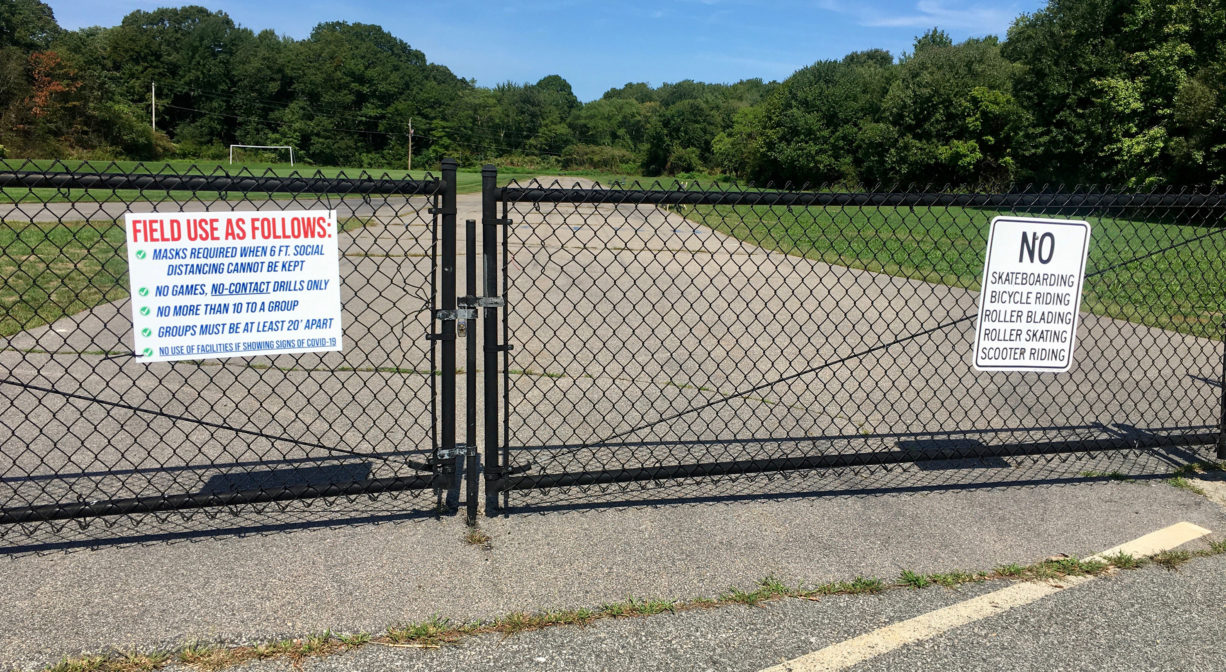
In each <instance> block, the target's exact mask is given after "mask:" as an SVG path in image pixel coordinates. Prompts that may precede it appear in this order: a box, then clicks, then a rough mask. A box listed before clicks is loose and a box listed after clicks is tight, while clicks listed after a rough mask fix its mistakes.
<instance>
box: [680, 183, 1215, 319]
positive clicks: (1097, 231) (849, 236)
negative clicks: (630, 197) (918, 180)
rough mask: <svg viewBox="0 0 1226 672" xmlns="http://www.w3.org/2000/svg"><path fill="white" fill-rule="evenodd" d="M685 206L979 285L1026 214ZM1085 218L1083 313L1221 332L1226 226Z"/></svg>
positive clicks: (858, 261) (892, 267)
mask: <svg viewBox="0 0 1226 672" xmlns="http://www.w3.org/2000/svg"><path fill="white" fill-rule="evenodd" d="M681 211H682V212H683V213H684V214H685V215H686V216H687V217H688V218H689V219H691V220H693V221H695V222H698V223H701V224H705V225H707V226H709V227H711V228H713V229H715V230H717V231H721V232H723V233H726V234H729V235H731V236H734V237H736V238H739V239H741V240H745V241H748V242H752V243H754V244H756V245H760V246H762V247H765V248H768V249H772V250H777V251H780V252H785V253H787V254H794V255H798V256H803V257H806V258H809V259H814V260H820V261H824V262H826V263H830V264H837V265H841V266H850V267H852V268H859V269H864V270H869V271H876V272H880V273H886V274H889V275H897V276H902V277H907V278H914V279H918V280H924V281H927V282H935V283H940V284H944V285H951V286H955V287H963V288H966V289H973V290H977V289H978V288H979V283H980V280H981V275H982V273H983V256H984V252H985V250H986V247H987V233H988V224H989V222H990V221H991V220H992V217H994V216H996V215H997V214H1012V215H1018V214H1022V213H1016V212H1012V213H998V212H993V211H988V210H982V209H975V208H956V207H950V208H941V209H939V210H929V209H925V208H916V209H914V210H912V209H910V208H889V207H881V208H860V209H854V208H853V209H846V210H843V209H819V208H793V209H792V210H791V211H789V210H788V209H787V208H766V207H741V206H728V207H724V206H715V207H704V206H698V207H689V208H685V207H683V208H681ZM1045 216H1048V217H1050V216H1051V215H1045ZM1086 219H1087V221H1089V223H1090V226H1091V231H1092V234H1091V240H1090V253H1089V259H1088V260H1087V262H1086V274H1087V280H1086V283H1085V288H1084V294H1083V297H1084V299H1083V304H1082V307H1083V309H1084V310H1087V311H1089V312H1091V313H1094V314H1097V315H1105V316H1109V317H1115V318H1119V319H1124V320H1128V321H1131V322H1138V323H1142V324H1146V325H1149V326H1155V327H1161V328H1164V329H1173V330H1175V331H1179V332H1182V333H1186V334H1192V335H1195V336H1201V337H1205V338H1213V339H1218V338H1221V337H1222V326H1221V325H1222V319H1223V316H1224V315H1226V291H1223V285H1224V284H1226V225H1224V226H1221V227H1219V228H1208V227H1205V226H1181V225H1177V224H1169V223H1161V222H1148V221H1133V220H1128V219H1119V218H1112V217H1088V218H1086ZM1168 248H1169V249H1168ZM1112 268H1114V270H1106V269H1112ZM1099 271H1103V272H1101V273H1098V272H1099Z"/></svg>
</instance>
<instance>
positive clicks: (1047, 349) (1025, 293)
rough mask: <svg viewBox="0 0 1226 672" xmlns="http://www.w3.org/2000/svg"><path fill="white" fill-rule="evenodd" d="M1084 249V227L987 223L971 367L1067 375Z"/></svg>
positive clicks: (1003, 220) (1013, 220)
mask: <svg viewBox="0 0 1226 672" xmlns="http://www.w3.org/2000/svg"><path fill="white" fill-rule="evenodd" d="M1089 249H1090V224H1089V222H1085V221H1081V220H1068V219H1036V218H1029V217H996V218H994V219H993V220H992V226H991V229H990V231H989V232H988V249H987V254H986V258H985V260H984V264H983V282H982V283H981V285H980V286H981V287H982V289H981V290H980V292H979V319H978V320H977V321H976V325H975V350H974V355H973V363H974V367H975V369H977V370H979V371H1047V372H1053V373H1060V372H1064V371H1068V370H1069V367H1071V366H1072V364H1073V346H1074V344H1075V342H1076V340H1077V321H1078V313H1079V312H1080V309H1081V287H1082V283H1083V282H1084V280H1085V267H1086V254H1087V253H1088V252H1089Z"/></svg>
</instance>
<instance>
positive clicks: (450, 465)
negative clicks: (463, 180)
mask: <svg viewBox="0 0 1226 672" xmlns="http://www.w3.org/2000/svg"><path fill="white" fill-rule="evenodd" d="M458 165H459V164H458V163H457V162H456V160H455V159H443V165H442V173H443V207H442V212H441V213H440V214H441V215H442V224H443V226H442V229H443V246H442V254H441V256H442V263H441V266H442V277H441V278H440V279H439V285H440V289H441V294H442V296H441V297H440V303H441V306H440V307H439V313H438V314H437V315H436V317H437V318H438V321H439V323H440V324H439V333H438V339H439V341H441V342H442V349H443V356H442V366H441V367H440V371H439V376H440V378H441V379H442V380H441V385H440V387H441V388H442V395H441V396H442V399H441V402H442V409H441V411H442V413H441V416H442V417H441V418H440V420H441V423H442V425H443V426H442V428H441V429H442V432H441V433H442V446H441V447H440V449H439V458H440V459H439V461H438V466H439V467H440V468H441V469H442V474H443V476H444V478H445V480H446V481H447V500H446V504H447V507H448V508H449V509H455V508H456V507H458V506H459V505H460V483H459V479H458V476H459V466H460V459H461V458H460V456H458V455H457V454H456V445H455V407H456V398H455V397H456V394H455V392H456V389H455V377H456V366H455V318H456V312H455V311H456V292H455V290H456V287H455V285H456V282H455V280H456V278H455V265H456V223H455V218H456V202H455V201H456V184H455V177H456V168H457V167H458Z"/></svg>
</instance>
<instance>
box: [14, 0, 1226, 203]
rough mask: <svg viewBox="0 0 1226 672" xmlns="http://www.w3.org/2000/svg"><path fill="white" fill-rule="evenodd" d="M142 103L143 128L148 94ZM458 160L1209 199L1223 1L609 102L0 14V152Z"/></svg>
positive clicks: (1078, 4)
mask: <svg viewBox="0 0 1226 672" xmlns="http://www.w3.org/2000/svg"><path fill="white" fill-rule="evenodd" d="M153 83H156V86H157V103H156V110H155V113H156V117H157V131H156V132H154V131H152V129H151V127H150V121H151V120H150V112H151V110H150V93H151V91H150V88H151V85H152V84H153ZM410 124H412V128H413V143H412V144H413V157H414V161H416V162H417V163H418V165H422V166H425V165H432V164H434V163H435V162H437V160H438V159H440V158H442V157H444V156H450V157H454V158H457V159H459V160H460V161H461V162H462V163H463V164H467V165H474V164H479V163H483V162H498V163H501V164H502V165H508V166H524V167H530V168H532V167H535V168H541V169H551V168H559V169H596V170H604V171H610V172H626V173H642V174H645V175H652V176H654V175H676V174H687V173H715V174H722V175H729V176H734V177H736V178H739V179H742V180H745V181H750V182H754V183H759V184H764V183H768V182H773V183H776V184H780V183H783V182H792V183H794V184H799V183H810V184H816V183H827V182H846V183H857V184H898V183H912V182H916V183H960V184H985V183H1004V182H1011V181H1012V182H1053V183H1054V182H1059V183H1066V184H1074V183H1090V184H1111V185H1116V186H1121V187H1142V188H1143V187H1148V186H1153V185H1157V184H1215V185H1222V184H1224V183H1226V0H1050V2H1049V3H1048V4H1047V6H1046V7H1044V8H1043V9H1041V10H1039V11H1036V12H1034V13H1033V14H1024V15H1022V16H1019V17H1018V18H1017V19H1016V20H1015V21H1014V23H1013V25H1012V26H1011V27H1010V29H1009V31H1008V34H1007V35H1006V36H1005V39H1003V40H1001V39H999V38H996V37H985V38H974V39H968V40H966V41H963V42H959V43H955V42H953V41H952V40H951V39H950V37H949V35H948V34H946V33H945V32H943V31H941V30H939V29H935V28H934V29H933V30H931V31H928V32H926V33H924V34H923V35H921V36H919V37H917V38H916V40H915V42H914V45H913V47H912V50H911V51H909V52H907V53H903V54H900V55H898V56H897V57H896V56H895V55H894V54H891V53H889V52H887V51H883V50H877V49H875V50H869V51H862V52H856V53H852V54H848V55H847V56H845V57H844V58H842V59H839V60H828V61H825V60H824V61H818V62H816V63H813V64H812V65H809V66H806V67H804V68H801V69H800V70H797V71H796V72H795V73H794V74H792V75H791V76H790V77H788V78H787V79H785V80H784V81H782V82H764V81H762V80H761V79H749V80H744V81H740V82H737V83H735V84H708V83H701V82H695V81H688V80H687V81H682V82H677V83H671V84H663V85H661V86H657V87H653V86H649V85H648V84H645V83H629V84H626V85H625V86H622V87H620V88H615V89H610V90H609V91H607V92H605V94H604V95H603V96H602V97H601V98H600V99H598V100H594V101H591V102H587V103H583V102H581V101H579V100H578V99H577V98H576V96H575V95H574V93H573V91H572V90H571V87H570V84H569V83H567V82H566V80H565V79H563V78H562V77H560V76H558V75H550V76H547V77H544V78H542V79H541V80H539V81H537V82H535V83H514V82H507V83H504V84H499V85H497V86H494V87H492V88H487V87H480V86H476V84H475V83H474V82H473V81H472V80H467V79H464V78H462V77H459V76H457V75H456V74H454V73H452V71H451V70H450V69H448V68H447V67H445V66H443V65H439V64H436V63H431V62H429V61H428V60H427V58H426V56H425V54H423V53H422V52H421V51H418V50H416V49H413V48H412V47H410V46H409V45H408V44H407V43H406V42H405V41H404V40H401V39H399V38H397V37H395V36H393V35H391V34H389V33H388V32H387V31H385V30H383V29H382V28H380V27H379V26H375V25H368V24H361V23H347V22H341V21H337V22H328V23H321V24H319V25H318V26H316V27H315V28H314V30H312V32H311V34H310V35H309V36H308V37H307V38H305V39H302V40H295V39H291V38H288V37H284V36H279V35H277V34H276V33H274V32H273V31H271V30H263V31H260V32H255V31H253V30H250V29H248V28H245V27H242V26H239V25H237V24H235V23H234V22H233V21H232V20H231V19H230V18H229V17H228V16H227V15H226V14H225V13H223V12H216V11H210V10H208V9H206V8H203V7H196V6H191V7H182V8H164V9H156V10H154V11H134V12H132V13H130V14H128V15H127V16H126V17H124V19H123V20H122V21H121V23H120V24H119V25H118V26H114V27H109V28H104V27H93V28H85V29H81V30H76V31H66V30H63V29H61V28H60V26H59V25H58V24H57V22H56V20H55V17H54V16H53V14H52V11H51V9H50V8H49V7H47V5H45V4H43V3H42V2H39V0H0V145H2V147H3V149H0V151H3V152H5V153H7V155H8V156H9V157H82V158H137V159H158V158H169V157H189V158H222V157H223V156H224V154H225V152H226V148H227V146H228V145H229V144H231V143H246V144H259V145H293V146H294V147H295V148H296V150H297V152H298V153H299V154H301V155H302V156H303V157H305V158H306V160H309V161H311V162H314V163H317V164H326V165H344V166H358V167H366V168H391V167H403V166H404V165H405V164H406V162H407V160H408V154H407V152H408V141H409V128H410Z"/></svg>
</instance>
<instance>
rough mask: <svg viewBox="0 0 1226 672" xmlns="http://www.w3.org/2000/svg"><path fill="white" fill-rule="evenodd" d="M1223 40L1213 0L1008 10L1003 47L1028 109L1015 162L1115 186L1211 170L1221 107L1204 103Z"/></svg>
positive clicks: (1200, 178) (1109, 1) (1089, 0)
mask: <svg viewBox="0 0 1226 672" xmlns="http://www.w3.org/2000/svg"><path fill="white" fill-rule="evenodd" d="M1223 40H1226V3H1224V2H1223V0H1129V1H1125V0H1051V1H1050V2H1049V3H1048V5H1047V6H1046V7H1045V8H1043V9H1042V10H1040V11H1037V12H1035V13H1033V14H1028V15H1023V16H1021V17H1019V18H1018V19H1017V21H1016V22H1015V23H1014V25H1013V27H1012V28H1011V29H1010V30H1009V39H1008V41H1007V42H1006V44H1005V50H1004V54H1005V55H1006V56H1007V57H1008V58H1010V59H1012V60H1014V61H1015V62H1017V63H1019V64H1021V65H1022V66H1023V69H1022V71H1021V72H1020V74H1019V76H1018V78H1017V81H1016V84H1015V90H1016V92H1017V95H1018V99H1019V101H1020V102H1021V104H1022V105H1023V106H1024V107H1025V108H1027V109H1028V110H1031V111H1032V113H1033V115H1034V118H1035V123H1034V125H1033V129H1032V133H1031V136H1030V138H1029V139H1028V144H1030V145H1031V146H1033V147H1034V153H1033V156H1031V157H1029V158H1028V160H1027V161H1026V168H1028V169H1029V170H1030V172H1031V173H1032V174H1036V175H1044V176H1051V177H1054V178H1056V179H1061V180H1066V181H1087V182H1103V181H1107V182H1114V183H1117V184H1120V185H1127V186H1146V185H1152V184H1156V183H1159V182H1164V181H1171V180H1173V179H1178V180H1180V181H1193V182H1219V183H1220V182H1222V181H1223V180H1224V179H1226V175H1224V174H1223V173H1222V171H1221V169H1220V168H1219V167H1215V166H1220V165H1221V164H1220V163H1217V164H1215V163H1213V161H1212V156H1213V154H1214V152H1215V150H1214V149H1213V148H1214V146H1215V144H1214V143H1215V142H1216V141H1215V140H1214V139H1213V138H1215V137H1217V138H1220V137H1221V133H1222V131H1221V128H1222V127H1221V123H1222V121H1221V120H1222V115H1221V114H1220V113H1217V112H1214V111H1213V110H1212V109H1210V108H1211V107H1212V105H1211V106H1210V107H1206V106H1205V105H1206V104H1207V103H1208V101H1210V100H1211V99H1213V98H1214V94H1213V93H1212V91H1213V89H1214V84H1215V81H1216V80H1215V79H1214V78H1215V77H1218V76H1219V75H1220V73H1221V69H1220V68H1221V64H1222V63H1223V62H1224V61H1226V54H1224V53H1223V51H1222V48H1221V45H1222V43H1223ZM1202 124H1207V125H1208V126H1207V127H1206V126H1203V125H1202Z"/></svg>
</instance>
